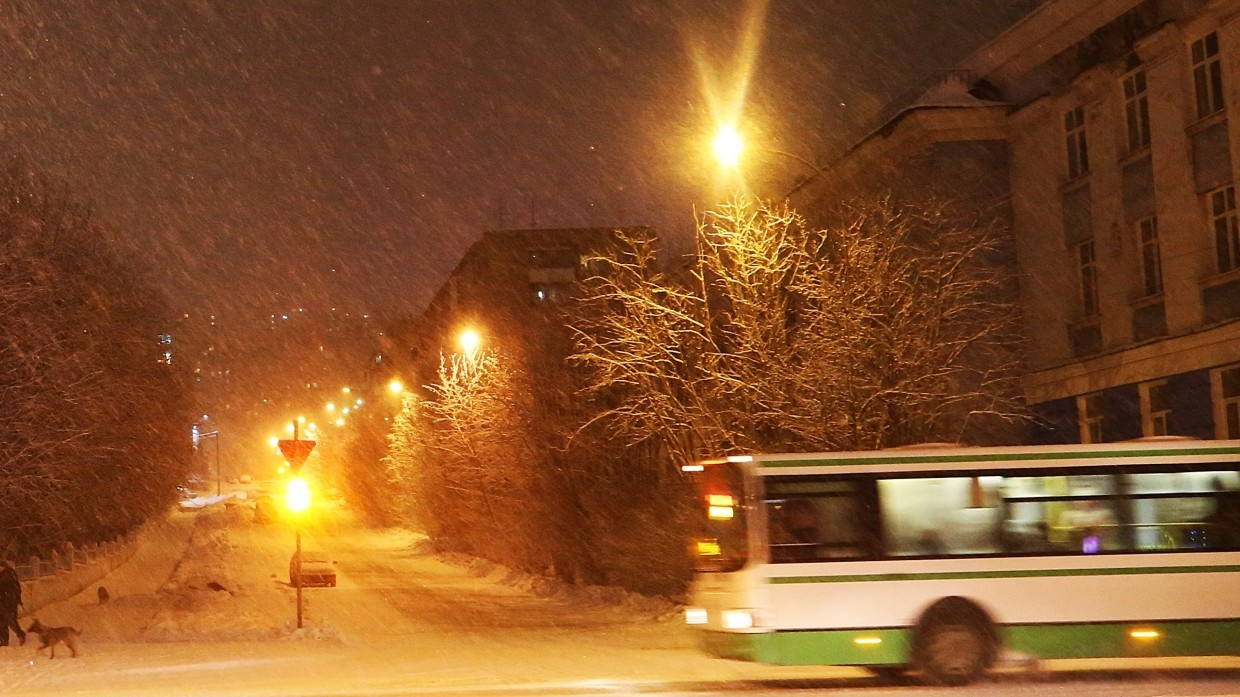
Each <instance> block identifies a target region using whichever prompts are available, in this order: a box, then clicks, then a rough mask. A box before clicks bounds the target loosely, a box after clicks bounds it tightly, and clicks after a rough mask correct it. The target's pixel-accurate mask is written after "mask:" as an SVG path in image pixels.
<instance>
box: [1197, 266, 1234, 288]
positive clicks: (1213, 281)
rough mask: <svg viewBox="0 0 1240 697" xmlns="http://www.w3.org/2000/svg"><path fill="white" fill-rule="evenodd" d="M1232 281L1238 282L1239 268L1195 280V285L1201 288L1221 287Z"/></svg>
mask: <svg viewBox="0 0 1240 697" xmlns="http://www.w3.org/2000/svg"><path fill="white" fill-rule="evenodd" d="M1233 281H1240V268H1235V269H1232V270H1231V271H1224V272H1223V273H1220V274H1215V275H1213V276H1206V277H1205V278H1200V279H1197V284H1198V285H1200V286H1201V287H1202V288H1213V287H1214V286H1221V285H1224V284H1227V283H1231V282H1233Z"/></svg>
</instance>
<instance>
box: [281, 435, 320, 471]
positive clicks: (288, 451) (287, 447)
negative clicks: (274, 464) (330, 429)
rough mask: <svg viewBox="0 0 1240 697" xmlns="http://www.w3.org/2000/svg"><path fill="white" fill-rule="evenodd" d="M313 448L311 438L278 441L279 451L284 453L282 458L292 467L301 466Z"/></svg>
mask: <svg viewBox="0 0 1240 697" xmlns="http://www.w3.org/2000/svg"><path fill="white" fill-rule="evenodd" d="M311 450H314V441H312V440H282V441H280V453H281V454H282V455H284V459H285V460H288V463H289V464H290V465H292V466H293V467H301V466H302V463H304V462H305V461H306V458H308V457H310V451H311Z"/></svg>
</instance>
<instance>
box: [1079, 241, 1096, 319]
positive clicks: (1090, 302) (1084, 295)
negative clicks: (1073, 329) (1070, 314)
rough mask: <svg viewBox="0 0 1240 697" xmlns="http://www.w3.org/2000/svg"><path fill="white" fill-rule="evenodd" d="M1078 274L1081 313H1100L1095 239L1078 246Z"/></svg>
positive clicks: (1088, 315)
mask: <svg viewBox="0 0 1240 697" xmlns="http://www.w3.org/2000/svg"><path fill="white" fill-rule="evenodd" d="M1076 259H1077V276H1078V279H1079V280H1080V284H1081V285H1080V294H1081V295H1080V297H1081V314H1082V315H1084V316H1085V317H1093V316H1094V315H1097V314H1098V264H1097V262H1096V261H1095V260H1094V241H1093V240H1089V241H1088V242H1082V243H1081V244H1078V245H1077V246H1076Z"/></svg>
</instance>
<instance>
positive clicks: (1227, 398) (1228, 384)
mask: <svg viewBox="0 0 1240 697" xmlns="http://www.w3.org/2000/svg"><path fill="white" fill-rule="evenodd" d="M1215 376H1216V380H1217V382H1215V384H1214V388H1215V389H1216V390H1217V392H1216V394H1217V395H1218V396H1219V399H1218V402H1217V403H1218V405H1219V413H1218V414H1217V417H1218V427H1217V428H1216V429H1215V430H1216V431H1217V432H1218V437H1219V438H1240V365H1236V366H1232V367H1230V368H1224V369H1222V370H1220V371H1218V372H1216V373H1215Z"/></svg>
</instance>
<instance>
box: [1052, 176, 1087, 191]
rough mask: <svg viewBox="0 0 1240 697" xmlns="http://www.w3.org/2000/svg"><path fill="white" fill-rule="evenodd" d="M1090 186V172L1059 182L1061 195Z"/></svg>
mask: <svg viewBox="0 0 1240 697" xmlns="http://www.w3.org/2000/svg"><path fill="white" fill-rule="evenodd" d="M1088 185H1089V172H1086V173H1084V174H1078V175H1077V176H1075V177H1073V178H1072V179H1065V180H1063V181H1061V182H1059V193H1060V194H1066V193H1069V192H1071V191H1076V190H1077V189H1080V188H1083V187H1085V186H1088Z"/></svg>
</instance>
